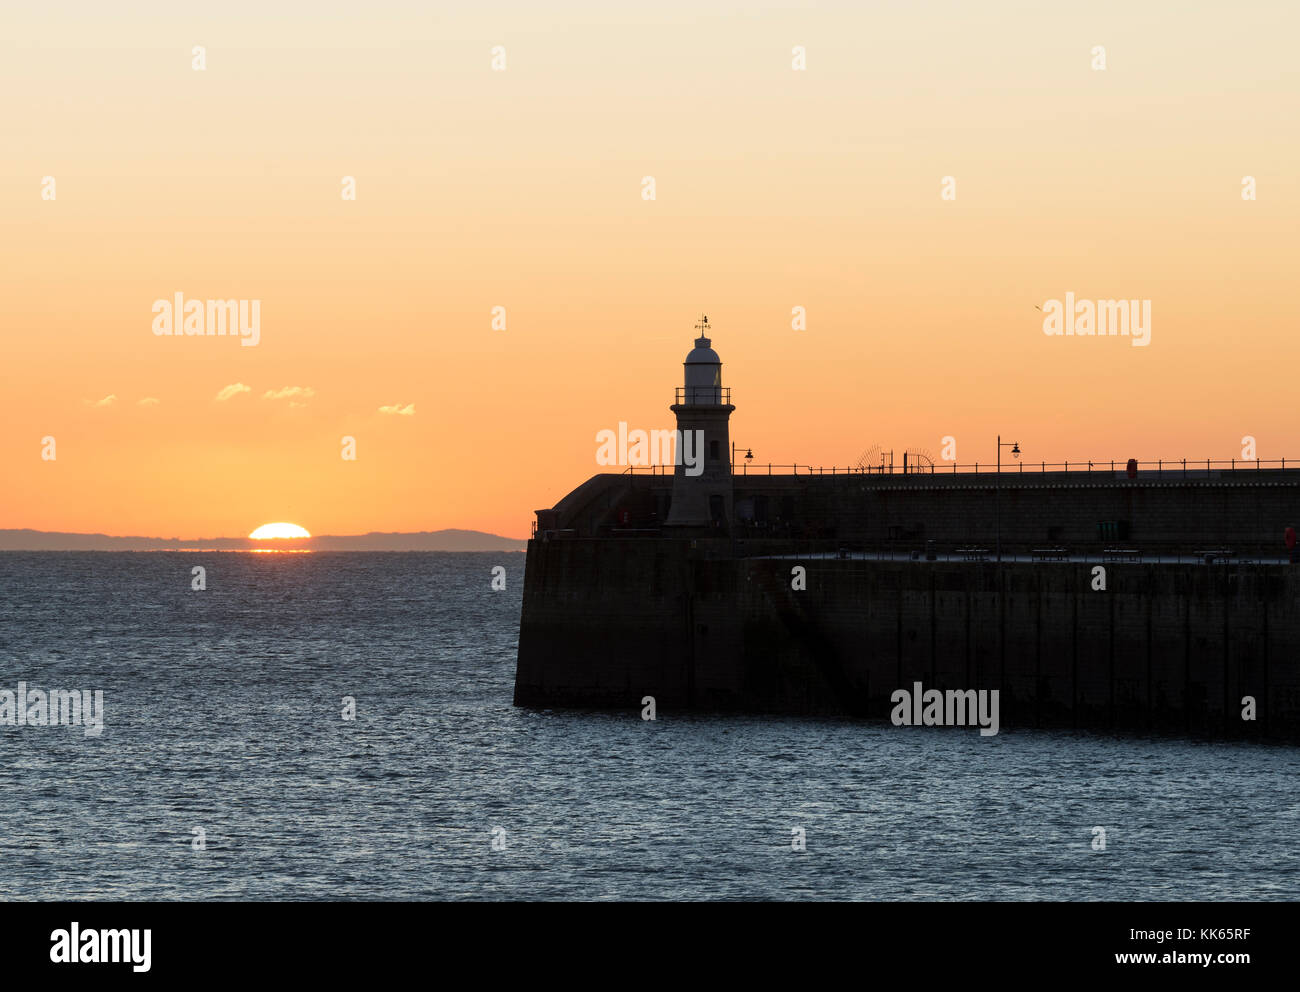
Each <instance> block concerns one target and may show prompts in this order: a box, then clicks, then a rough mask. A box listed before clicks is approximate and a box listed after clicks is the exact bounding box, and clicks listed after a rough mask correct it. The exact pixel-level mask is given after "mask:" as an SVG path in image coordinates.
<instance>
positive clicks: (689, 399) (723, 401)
mask: <svg viewBox="0 0 1300 992" xmlns="http://www.w3.org/2000/svg"><path fill="white" fill-rule="evenodd" d="M675 397H676V399H675V402H676V404H677V405H678V406H681V405H683V404H686V405H691V404H699V405H714V406H726V405H728V404H730V403H731V387H730V386H678V387H677V392H676V394H675Z"/></svg>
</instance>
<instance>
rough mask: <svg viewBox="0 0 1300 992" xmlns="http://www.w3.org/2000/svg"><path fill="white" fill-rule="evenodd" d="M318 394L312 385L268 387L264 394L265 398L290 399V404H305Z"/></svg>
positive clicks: (263, 397)
mask: <svg viewBox="0 0 1300 992" xmlns="http://www.w3.org/2000/svg"><path fill="white" fill-rule="evenodd" d="M315 395H316V390H314V389H312V388H311V386H285V387H284V388H283V389H268V390H267V391H266V392H265V393H263V394H262V399H264V400H289V401H290V403H289V405H290V406H303V405H305V403H306V401H307V400H309V399H311V398H312V397H313V396H315Z"/></svg>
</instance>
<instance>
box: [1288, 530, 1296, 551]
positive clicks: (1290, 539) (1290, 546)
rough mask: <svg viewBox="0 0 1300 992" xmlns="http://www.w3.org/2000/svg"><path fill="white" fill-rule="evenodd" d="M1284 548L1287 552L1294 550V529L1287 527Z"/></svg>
mask: <svg viewBox="0 0 1300 992" xmlns="http://www.w3.org/2000/svg"><path fill="white" fill-rule="evenodd" d="M1286 546H1287V550H1288V551H1294V550H1295V528H1294V527H1288V528H1287V529H1286Z"/></svg>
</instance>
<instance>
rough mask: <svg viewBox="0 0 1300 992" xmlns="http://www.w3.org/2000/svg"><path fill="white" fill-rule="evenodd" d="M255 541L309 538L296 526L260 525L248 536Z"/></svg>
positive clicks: (304, 531)
mask: <svg viewBox="0 0 1300 992" xmlns="http://www.w3.org/2000/svg"><path fill="white" fill-rule="evenodd" d="M248 536H249V537H251V538H252V539H253V540H255V541H263V540H266V539H267V538H270V537H311V535H310V534H308V533H307V531H306V530H305V529H304V528H302V527H299V526H298V525H297V524H286V523H278V524H262V526H261V527H259V528H257V530H255V531H253V533H251V534H249V535H248Z"/></svg>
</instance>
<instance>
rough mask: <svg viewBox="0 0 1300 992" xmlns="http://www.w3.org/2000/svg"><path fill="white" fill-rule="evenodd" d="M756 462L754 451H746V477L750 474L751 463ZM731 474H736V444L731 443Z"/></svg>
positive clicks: (749, 449)
mask: <svg viewBox="0 0 1300 992" xmlns="http://www.w3.org/2000/svg"><path fill="white" fill-rule="evenodd" d="M753 460H754V449H753V448H746V449H745V475H748V474H749V463H750V462H752V461H753ZM731 474H732V475H735V474H736V442H735V441H732V442H731Z"/></svg>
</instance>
